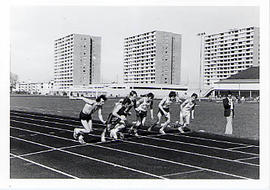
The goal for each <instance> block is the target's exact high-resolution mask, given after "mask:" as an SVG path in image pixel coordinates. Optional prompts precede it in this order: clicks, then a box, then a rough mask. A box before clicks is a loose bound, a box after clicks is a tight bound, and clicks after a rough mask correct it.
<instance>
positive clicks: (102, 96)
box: [96, 94, 107, 102]
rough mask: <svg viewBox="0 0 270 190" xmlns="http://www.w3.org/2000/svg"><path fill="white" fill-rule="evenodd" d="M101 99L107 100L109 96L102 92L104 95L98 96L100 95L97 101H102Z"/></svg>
mask: <svg viewBox="0 0 270 190" xmlns="http://www.w3.org/2000/svg"><path fill="white" fill-rule="evenodd" d="M101 99H103V100H104V101H106V100H107V97H106V96H105V95H104V94H102V95H100V96H98V97H97V98H96V101H97V102H100V100H101Z"/></svg>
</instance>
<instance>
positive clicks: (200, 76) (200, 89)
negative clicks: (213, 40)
mask: <svg viewBox="0 0 270 190" xmlns="http://www.w3.org/2000/svg"><path fill="white" fill-rule="evenodd" d="M204 35H205V32H201V33H198V34H197V36H200V37H201V48H200V75H199V100H201V92H202V87H201V83H202V81H201V80H202V49H203V47H202V44H203V36H204Z"/></svg>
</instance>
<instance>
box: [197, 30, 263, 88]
mask: <svg viewBox="0 0 270 190" xmlns="http://www.w3.org/2000/svg"><path fill="white" fill-rule="evenodd" d="M203 46H204V48H203V69H202V73H201V74H202V76H203V77H202V78H203V81H202V83H203V87H204V89H209V88H211V87H213V86H214V83H215V82H217V81H219V80H222V79H226V78H228V77H230V76H232V75H235V74H237V73H238V72H239V71H242V70H245V69H247V68H250V67H251V66H258V65H259V64H260V51H259V49H260V45H259V28H257V27H248V28H242V29H233V30H230V31H227V32H221V33H217V34H211V35H205V36H204V40H203Z"/></svg>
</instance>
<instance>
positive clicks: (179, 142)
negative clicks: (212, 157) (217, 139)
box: [143, 136, 259, 156]
mask: <svg viewBox="0 0 270 190" xmlns="http://www.w3.org/2000/svg"><path fill="white" fill-rule="evenodd" d="M143 137H144V138H148V139H154V140H160V141H166V142H172V143H177V144H187V145H192V146H197V147H204V148H209V149H215V150H224V151H228V152H234V153H241V154H247V155H256V156H257V155H259V154H255V153H249V152H242V151H237V150H230V149H223V148H218V147H212V146H206V145H199V144H194V143H186V142H182V141H175V140H169V139H161V138H155V137H148V136H143Z"/></svg>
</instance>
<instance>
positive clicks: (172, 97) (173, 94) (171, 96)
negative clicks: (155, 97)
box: [169, 91, 176, 101]
mask: <svg viewBox="0 0 270 190" xmlns="http://www.w3.org/2000/svg"><path fill="white" fill-rule="evenodd" d="M169 98H170V100H171V101H173V100H175V98H176V92H175V91H171V92H170V93H169Z"/></svg>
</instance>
